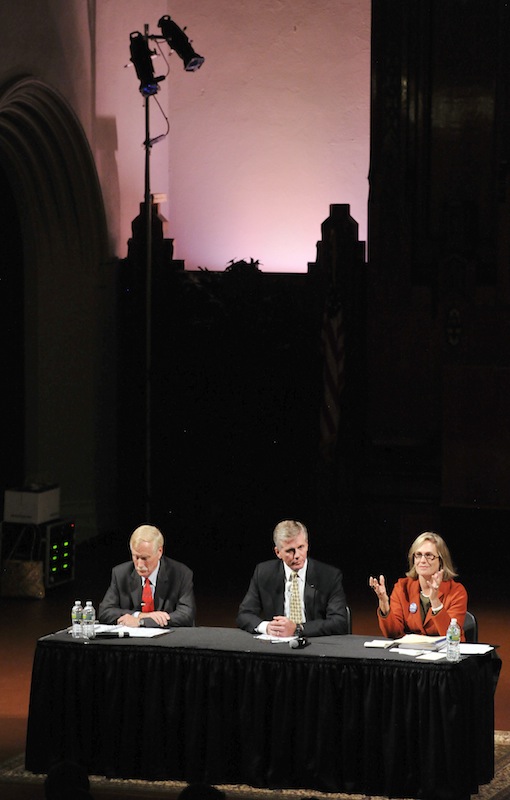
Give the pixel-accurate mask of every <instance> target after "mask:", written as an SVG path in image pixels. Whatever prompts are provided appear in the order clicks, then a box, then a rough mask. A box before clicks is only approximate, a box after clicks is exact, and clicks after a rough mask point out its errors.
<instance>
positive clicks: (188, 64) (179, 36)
mask: <svg viewBox="0 0 510 800" xmlns="http://www.w3.org/2000/svg"><path fill="white" fill-rule="evenodd" d="M158 27H159V28H161V33H162V34H163V36H164V38H165V39H166V41H167V44H168V46H169V47H170V48H171V49H172V50H175V52H176V53H177V55H178V56H179V58H182V61H183V63H184V69H185V70H186V72H196V70H197V69H200V67H201V66H202V64H203V63H204V61H205V58H204V57H203V56H199V55H198V54H197V53H195V51H194V50H193V48H192V46H191V43H190V40H189V39H188V37H187V36H186V34H185V33H184V31H185V30H186V28H184V30H181V29H180V28H179V26H178V25H177V23H175V22H174V21H173V20H172V19H171V18H170V17H169V16H168V14H166V15H165V16H164V17H161V19H160V20H159V22H158Z"/></svg>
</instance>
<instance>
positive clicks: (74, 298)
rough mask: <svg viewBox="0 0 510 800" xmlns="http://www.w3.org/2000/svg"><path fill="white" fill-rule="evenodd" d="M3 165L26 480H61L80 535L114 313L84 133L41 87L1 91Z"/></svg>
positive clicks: (92, 495)
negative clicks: (11, 201) (14, 221)
mask: <svg viewBox="0 0 510 800" xmlns="http://www.w3.org/2000/svg"><path fill="white" fill-rule="evenodd" d="M0 167H1V168H2V170H3V172H4V173H5V175H6V176H7V180H8V181H9V184H10V189H11V191H12V194H13V196H14V198H15V202H16V206H17V213H18V217H19V221H20V228H21V239H22V248H23V264H24V319H25V324H24V360H25V367H24V370H25V375H24V382H25V437H24V438H25V454H24V462H25V478H26V479H30V480H37V481H42V482H56V483H59V484H60V486H61V497H62V515H63V516H64V515H65V516H72V517H73V518H75V519H76V520H77V521H78V523H79V527H81V531H82V536H83V538H85V537H88V536H89V535H91V534H92V533H93V532H94V530H95V528H96V504H97V491H96V488H97V486H99V485H100V484H101V472H102V471H103V470H104V469H105V468H106V467H105V466H104V465H101V456H100V454H99V450H98V448H99V446H100V442H101V441H103V438H102V431H101V414H100V413H99V408H100V398H101V381H102V376H103V362H102V352H103V349H104V347H105V342H104V323H105V320H106V319H107V317H108V314H109V313H110V309H109V307H108V306H109V304H110V296H109V294H108V289H107V287H108V280H109V275H108V272H109V270H108V268H107V261H108V254H107V253H108V248H107V234H106V223H105V214H104V208H103V200H102V195H101V190H100V187H99V183H98V178H97V173H96V168H95V164H94V159H93V156H92V153H91V151H90V148H89V145H88V141H87V138H86V136H85V133H84V131H83V129H82V127H81V124H80V122H79V121H78V119H77V118H76V116H75V114H74V113H73V111H72V109H71V108H70V106H69V105H68V103H67V101H66V100H65V99H64V98H63V97H62V96H61V95H60V94H59V93H58V92H56V91H55V90H54V89H52V88H51V87H49V86H47V85H46V84H44V83H42V82H41V81H39V80H37V79H34V78H23V79H20V80H18V81H15V82H13V83H11V84H10V85H9V86H7V87H5V88H4V90H3V91H0ZM110 280H111V279H110ZM107 295H108V296H107ZM106 347H108V345H107V344H106ZM108 472H110V473H111V472H114V470H111V469H109V470H108Z"/></svg>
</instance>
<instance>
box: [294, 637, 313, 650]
mask: <svg viewBox="0 0 510 800" xmlns="http://www.w3.org/2000/svg"><path fill="white" fill-rule="evenodd" d="M309 644H310V642H309V641H308V639H306V638H305V637H304V636H298V637H297V639H291V640H290V642H289V647H291V648H292V649H293V650H298V649H299V650H301V649H302V648H303V647H308V645H309Z"/></svg>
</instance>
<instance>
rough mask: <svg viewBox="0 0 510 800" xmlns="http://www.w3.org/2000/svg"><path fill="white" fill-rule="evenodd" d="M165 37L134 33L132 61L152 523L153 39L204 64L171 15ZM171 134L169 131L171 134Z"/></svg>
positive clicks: (164, 22) (194, 64)
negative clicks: (140, 109)
mask: <svg viewBox="0 0 510 800" xmlns="http://www.w3.org/2000/svg"><path fill="white" fill-rule="evenodd" d="M158 26H159V27H160V28H161V32H162V36H154V35H149V26H148V25H147V24H145V26H144V33H143V35H142V34H141V33H140V32H139V31H135V32H133V33H131V34H130V52H131V61H132V63H133V64H134V67H135V69H136V74H137V77H138V79H139V81H140V86H139V89H140V92H141V94H142V95H143V97H144V99H145V103H144V106H145V141H144V149H145V174H144V206H145V519H146V521H147V522H150V521H151V516H152V514H151V495H152V471H151V456H152V447H151V433H152V419H151V393H152V392H151V390H152V385H151V378H152V194H151V186H150V156H151V148H152V145H153V144H155V143H156V142H158V141H160V140H161V139H163V138H164V137H165V136H166V134H163V135H162V136H157V137H155V138H154V139H151V138H150V107H149V100H150V98H151V96H152V95H155V94H156V93H157V92H158V91H159V84H160V83H161V81H163V80H165V77H166V76H165V75H160V76H159V77H155V76H154V69H153V66H152V55H154V51H151V50H150V49H149V45H148V42H149V40H152V41H156V42H162V41H166V42H167V44H168V45H169V47H170V49H172V50H175V52H176V53H177V54H178V55H179V57H180V58H181V59H182V61H183V64H184V69H185V70H186V72H195V71H196V70H197V69H199V68H200V67H201V66H202V64H203V63H204V60H205V59H204V58H203V56H200V55H198V54H197V53H195V51H194V50H193V48H192V46H191V43H190V41H189V39H188V37H187V36H186V34H185V33H184V30H185V28H184V29H183V30H181V28H179V26H178V25H177V24H176V23H175V22H173V20H172V19H171V18H170V17H169V16H168V15H167V16H164V17H161V19H160V20H159V22H158ZM167 132H168V131H167Z"/></svg>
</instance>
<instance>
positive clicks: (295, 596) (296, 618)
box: [289, 572, 303, 625]
mask: <svg viewBox="0 0 510 800" xmlns="http://www.w3.org/2000/svg"><path fill="white" fill-rule="evenodd" d="M289 610H290V615H289V619H290V620H291V621H292V622H295V623H296V625H300V624H301V623H302V622H303V613H302V611H301V598H300V596H299V586H298V574H297V572H293V573H292V578H291V586H290V609H289Z"/></svg>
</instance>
